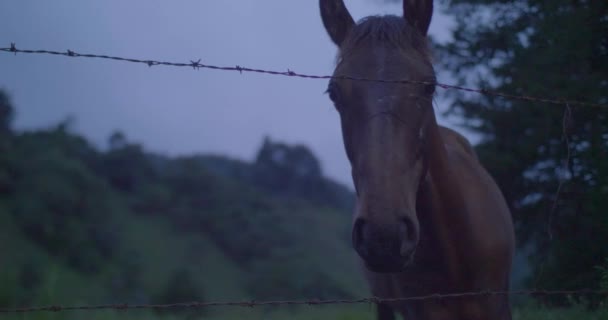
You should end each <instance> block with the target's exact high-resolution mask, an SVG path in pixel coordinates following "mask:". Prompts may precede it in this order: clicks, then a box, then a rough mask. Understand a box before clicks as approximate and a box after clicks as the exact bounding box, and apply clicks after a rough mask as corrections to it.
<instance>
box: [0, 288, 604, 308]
mask: <svg viewBox="0 0 608 320" xmlns="http://www.w3.org/2000/svg"><path fill="white" fill-rule="evenodd" d="M500 295H526V296H555V295H561V296H572V295H600V296H608V290H520V291H478V292H463V293H448V294H429V295H424V296H412V297H403V298H378V297H369V298H361V299H335V300H316V299H312V300H274V301H270V300H269V301H255V300H251V301H226V302H198V301H193V302H180V303H169V304H127V303H122V304H104V305H88V306H85V305H83V306H60V305H53V306H46V307H25V308H5V309H0V313H28V312H60V311H74V310H89V311H90V310H135V309H139V310H142V309H152V310H163V309H203V308H210V307H244V308H254V307H262V306H297V305H300V306H323V305H338V304H342V305H344V304H348V305H352V304H374V303H390V302H407V301H421V300H442V299H456V298H466V297H491V296H500Z"/></svg>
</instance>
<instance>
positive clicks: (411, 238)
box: [399, 218, 417, 257]
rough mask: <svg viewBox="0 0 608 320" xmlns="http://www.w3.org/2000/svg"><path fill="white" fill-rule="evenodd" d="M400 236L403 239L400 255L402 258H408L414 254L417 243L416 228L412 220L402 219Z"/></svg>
mask: <svg viewBox="0 0 608 320" xmlns="http://www.w3.org/2000/svg"><path fill="white" fill-rule="evenodd" d="M399 235H400V237H401V247H400V250H399V253H400V254H401V256H402V257H407V256H409V255H410V254H411V253H412V251H413V250H414V247H415V245H416V242H417V236H416V228H415V226H414V224H413V223H412V221H411V220H410V219H407V218H403V219H401V223H400V224H399Z"/></svg>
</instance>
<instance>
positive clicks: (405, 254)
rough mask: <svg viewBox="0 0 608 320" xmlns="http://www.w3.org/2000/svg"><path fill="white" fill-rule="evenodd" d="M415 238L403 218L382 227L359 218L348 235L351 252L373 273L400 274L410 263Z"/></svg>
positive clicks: (411, 225)
mask: <svg viewBox="0 0 608 320" xmlns="http://www.w3.org/2000/svg"><path fill="white" fill-rule="evenodd" d="M417 238H418V237H417V235H416V231H415V230H414V228H413V223H411V222H409V221H408V220H407V219H402V220H400V221H398V222H396V223H394V224H390V225H388V226H385V225H379V224H374V223H371V222H369V221H366V220H364V219H361V218H359V219H357V220H356V221H355V224H354V226H353V234H352V242H353V247H354V249H355V251H356V252H357V254H359V256H360V257H361V259H363V261H364V262H365V266H366V267H367V269H369V270H370V271H372V272H377V273H397V272H401V271H404V270H405V269H406V268H407V267H408V266H409V265H410V264H411V263H412V260H413V257H414V253H415V251H416V245H417V242H418V241H417V240H418V239H417Z"/></svg>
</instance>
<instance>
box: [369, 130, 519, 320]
mask: <svg viewBox="0 0 608 320" xmlns="http://www.w3.org/2000/svg"><path fill="white" fill-rule="evenodd" d="M438 128H439V130H440V137H441V138H442V140H443V141H442V142H443V143H444V145H445V149H446V153H447V155H448V159H447V160H448V161H449V165H450V171H451V172H453V174H454V177H453V179H452V183H449V181H446V180H448V179H445V177H443V176H439V177H437V178H434V176H433V168H432V167H431V168H429V175H428V176H427V177H426V179H425V181H424V182H423V183H422V185H421V187H420V189H419V192H418V202H417V203H418V208H417V212H418V219H419V221H420V228H421V231H420V241H419V243H418V249H417V251H416V256H415V259H414V260H413V263H412V264H411V265H410V266H408V268H407V269H406V270H404V271H402V272H399V273H388V274H387V273H377V272H372V271H370V270H368V269H367V268H363V269H364V272H365V274H366V278H367V280H368V282H369V284H370V287H371V291H372V293H373V295H374V296H377V297H379V298H400V297H404V298H405V297H412V296H414V297H415V296H425V295H433V294H437V293H439V294H450V293H459V292H478V291H506V290H508V288H509V271H510V268H509V267H510V266H511V262H512V252H513V243H514V239H513V226H512V223H511V218H510V217H511V215H510V212H509V210H508V208H507V205H506V203H505V201H504V199H503V197H502V194H501V193H500V191H499V190H498V187H497V186H496V184H495V183H494V182H493V180H492V178H491V177H490V176H489V175H488V173H487V172H486V170H485V169H484V168H483V167H482V166H481V165H480V164H479V162H478V160H477V157H476V155H475V153H474V151H473V149H472V148H471V147H470V144H468V142H467V140H466V139H465V138H464V137H462V136H461V135H460V134H458V133H456V132H455V131H452V130H451V129H448V128H444V127H438ZM438 184H441V185H444V186H448V187H449V188H450V189H452V190H454V191H456V190H459V192H452V193H450V194H448V195H443V196H444V197H445V196H447V197H453V196H460V197H462V199H463V200H464V201H465V206H466V210H465V211H464V212H465V214H466V215H467V216H468V217H467V219H464V220H463V219H462V217H459V218H458V219H454V220H453V221H454V225H451V230H452V231H455V234H456V236H457V234H458V233H465V232H468V234H467V235H463V237H462V238H464V239H466V240H468V243H461V244H460V245H461V246H463V247H465V248H466V249H467V251H466V252H462V253H461V254H462V255H463V257H462V258H460V259H459V261H460V263H459V264H457V265H454V266H452V268H453V269H452V270H450V269H449V268H450V263H449V262H448V261H446V260H447V259H449V257H448V256H446V255H443V254H442V252H445V250H446V248H445V245H442V243H444V242H446V241H451V242H460V240H459V239H450V238H448V239H442V238H441V236H440V234H441V233H442V231H441V230H438V228H437V225H439V224H440V223H441V221H439V222H438V221H434V217H436V218H435V219H442V221H445V219H444V218H443V216H444V215H450V214H453V213H454V212H449V211H445V208H444V207H442V206H441V203H443V201H445V200H444V199H442V198H441V197H442V195H441V194H440V193H438V192H437V185H438ZM448 201H449V200H448ZM456 224H468V225H462V226H461V227H460V228H458V227H457V226H456ZM448 237H449V236H448ZM452 250H453V249H452ZM393 310H394V311H396V312H399V313H401V314H402V315H403V316H404V318H405V319H410V318H411V319H432V320H443V319H446V320H447V319H463V320H464V319H469V320H476V319H479V320H481V319H496V320H507V319H511V315H510V309H509V303H508V299H507V298H506V296H500V295H495V296H472V297H463V298H450V299H445V300H438V299H428V300H424V301H415V302H413V303H402V302H391V303H389V304H388V305H381V306H379V307H378V319H380V320H388V319H393V318H392V311H393ZM490 315H491V317H490Z"/></svg>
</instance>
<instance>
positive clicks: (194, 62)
mask: <svg viewBox="0 0 608 320" xmlns="http://www.w3.org/2000/svg"><path fill="white" fill-rule="evenodd" d="M0 51H2V52H8V53H14V54H17V53H29V54H50V55H60V56H67V57H72V58H76V57H84V58H99V59H110V60H117V61H124V62H132V63H143V64H146V65H148V66H149V67H152V66H158V65H164V66H172V67H190V68H193V69H195V70H198V69H200V68H205V69H213V70H222V71H238V72H240V73H243V72H253V73H263V74H270V75H279V76H287V77H298V78H307V79H346V80H355V81H366V82H382V83H401V84H423V85H428V84H434V85H436V86H438V87H440V88H443V89H446V90H447V89H454V90H461V91H467V92H474V93H479V94H484V95H491V96H497V97H502V98H505V99H512V100H523V101H529V102H542V103H549V104H558V105H562V104H568V105H576V106H586V107H600V108H608V104H602V103H592V102H582V101H568V100H562V99H551V98H541V97H534V96H526V95H515V94H507V93H502V92H497V91H492V90H486V89H475V88H468V87H463V86H457V85H450V84H444V83H437V82H430V81H416V80H408V79H401V80H387V79H370V78H359V77H348V76H327V75H325V76H324V75H309V74H301V73H297V72H295V71H292V70H289V69H288V70H287V71H276V70H264V69H256V68H248V67H242V66H239V65H236V66H233V67H228V66H216V65H208V64H204V63H201V59H197V60H190V62H189V63H183V62H168V61H157V60H144V59H134V58H123V57H117V56H109V55H102V54H89V53H78V52H75V51H73V50H67V51H64V52H62V51H53V50H24V49H17V47H16V45H15V43H11V46H10V47H8V48H0Z"/></svg>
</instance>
